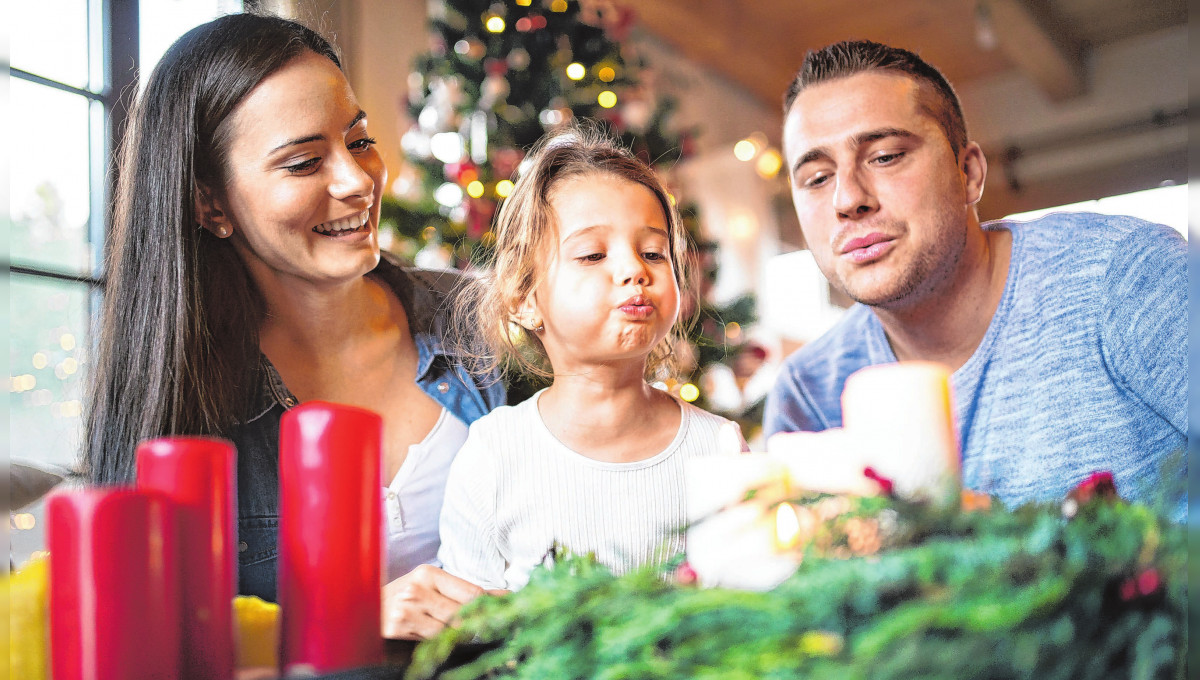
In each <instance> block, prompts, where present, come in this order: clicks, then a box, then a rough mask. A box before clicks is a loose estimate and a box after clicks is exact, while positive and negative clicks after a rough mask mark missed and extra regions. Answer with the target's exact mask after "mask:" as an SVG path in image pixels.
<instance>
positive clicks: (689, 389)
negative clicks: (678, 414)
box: [679, 383, 700, 401]
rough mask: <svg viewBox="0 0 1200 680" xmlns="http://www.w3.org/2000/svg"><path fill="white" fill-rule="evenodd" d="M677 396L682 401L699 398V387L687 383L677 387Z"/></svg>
mask: <svg viewBox="0 0 1200 680" xmlns="http://www.w3.org/2000/svg"><path fill="white" fill-rule="evenodd" d="M679 398H680V399H682V400H684V401H696V400H697V399H699V398H700V388H699V387H696V386H695V385H693V384H692V383H687V384H685V385H683V386H682V387H680V388H679Z"/></svg>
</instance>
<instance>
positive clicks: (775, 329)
mask: <svg viewBox="0 0 1200 680" xmlns="http://www.w3.org/2000/svg"><path fill="white" fill-rule="evenodd" d="M243 9H258V10H265V11H270V12H273V13H276V14H279V15H282V16H286V17H289V18H293V19H296V20H299V21H302V22H304V23H306V24H308V25H310V26H312V27H313V28H315V29H317V30H319V31H321V32H322V33H323V34H325V35H326V36H328V37H330V38H332V39H333V40H334V41H335V43H336V44H337V45H338V46H339V47H340V49H341V51H342V53H343V62H344V66H345V67H346V70H347V74H348V77H349V80H350V83H351V85H352V86H353V88H354V90H355V92H356V94H357V96H358V99H359V102H360V103H361V105H362V106H363V108H364V109H365V110H366V111H367V113H368V116H369V126H370V130H371V133H372V135H373V136H375V137H376V139H378V141H379V147H378V148H379V149H380V151H381V153H382V155H383V157H384V159H385V161H386V162H387V166H388V168H389V177H390V178H389V186H388V191H387V196H386V199H385V205H384V215H383V217H384V220H383V224H382V225H381V227H382V231H381V241H382V242H383V244H384V245H385V247H387V248H388V249H389V250H392V251H394V252H396V253H397V254H398V255H400V256H401V257H402V258H404V259H406V260H408V261H409V262H413V263H415V264H418V265H420V266H426V267H459V268H470V267H472V266H474V264H476V263H478V262H479V261H480V260H481V258H484V257H486V254H487V251H488V247H489V245H490V242H489V238H490V231H489V229H490V224H491V218H492V215H493V213H494V211H495V206H496V204H497V202H498V201H500V200H502V199H503V197H504V196H505V195H507V192H508V191H509V190H510V189H511V183H510V180H511V179H512V177H513V174H514V172H515V171H516V170H517V169H518V168H519V167H520V163H521V160H522V158H523V155H524V150H525V149H527V148H528V146H529V145H530V144H532V143H533V141H535V140H536V139H537V138H538V137H539V136H540V135H541V134H543V133H544V132H546V131H548V130H552V129H553V128H554V127H556V126H558V125H561V124H563V123H565V122H568V121H570V120H571V119H572V118H591V119H599V120H602V121H604V124H605V125H608V126H609V127H610V128H611V129H612V130H614V131H615V132H616V133H618V134H620V135H621V136H622V138H623V139H624V140H625V142H626V143H627V144H629V145H630V146H631V147H632V148H633V149H634V150H635V151H636V152H637V153H639V154H640V155H641V156H642V157H643V158H645V159H646V160H647V161H648V162H651V163H653V164H654V166H655V167H656V169H657V170H658V171H659V172H660V173H661V174H662V176H663V177H664V179H665V180H666V182H667V184H668V186H669V187H670V189H671V191H672V194H673V196H674V197H675V198H676V202H677V205H678V206H679V207H680V209H681V211H682V212H683V214H684V216H685V219H686V221H687V224H688V228H689V232H690V233H691V236H692V240H693V245H694V246H695V248H694V252H695V253H696V255H695V261H694V263H693V264H694V270H695V271H696V273H697V275H698V276H697V277H696V278H697V280H696V282H695V284H694V285H693V287H692V290H691V291H690V293H689V304H688V306H687V309H689V310H692V311H694V313H695V316H696V318H697V323H696V324H695V326H694V329H693V330H692V332H691V333H690V334H689V338H688V341H687V342H686V343H684V344H683V345H681V346H680V347H679V348H677V349H678V350H679V354H680V355H681V357H682V358H683V362H682V365H681V366H680V367H679V368H678V369H677V370H676V371H675V372H674V373H673V374H672V375H670V376H664V379H663V380H662V381H661V384H660V385H659V386H660V387H662V388H663V389H668V390H671V391H672V392H674V393H676V394H678V395H680V396H681V397H683V398H686V399H689V400H693V401H696V402H697V403H699V404H701V405H703V406H705V407H707V408H710V409H712V410H715V411H718V412H720V413H722V414H724V415H727V416H729V417H732V418H736V419H738V420H739V421H740V422H742V424H743V428H744V429H745V430H746V432H747V434H748V436H750V438H751V439H752V441H753V436H754V434H755V430H756V429H757V423H758V420H759V418H760V416H761V400H762V397H763V395H764V394H765V392H766V390H767V389H768V388H769V387H770V385H771V383H772V381H773V379H774V371H775V367H777V366H778V364H779V362H780V361H781V360H782V358H783V357H785V356H786V355H787V354H788V353H790V352H791V351H792V350H794V349H795V348H797V347H799V346H801V345H803V344H804V343H805V342H808V341H811V340H812V339H815V338H816V337H817V336H819V335H820V334H821V333H822V332H823V331H824V330H825V329H827V328H828V327H829V326H830V325H831V324H832V323H834V322H835V321H836V320H837V318H838V316H839V315H840V313H841V311H842V309H844V307H845V306H846V305H847V304H848V302H849V301H848V300H845V299H841V298H840V297H839V296H838V295H837V294H836V293H834V292H832V291H831V290H830V289H829V287H828V285H827V284H826V282H825V280H824V278H823V277H822V276H821V275H820V273H819V272H818V271H817V269H816V266H815V264H814V263H813V261H812V258H811V257H810V256H809V255H808V253H807V252H806V250H805V248H804V241H803V238H802V236H801V233H800V229H799V225H798V224H797V221H796V218H795V214H794V212H793V211H792V207H791V199H790V194H789V189H788V184H787V180H786V178H785V176H784V174H782V173H781V172H780V166H781V162H782V159H781V157H780V151H779V149H780V128H781V125H782V118H783V115H782V110H781V102H782V94H783V92H784V90H785V89H786V87H787V86H788V84H789V83H790V81H791V79H792V77H793V75H794V73H795V71H796V69H797V68H798V66H799V64H800V62H801V60H802V59H803V57H804V54H805V52H806V51H807V50H808V49H812V48H819V47H821V46H823V45H826V44H828V43H830V42H834V41H837V40H842V39H849V38H867V39H872V40H878V41H881V42H886V43H889V44H892V45H896V46H900V47H905V48H908V49H912V50H914V51H916V52H918V53H919V54H921V55H922V56H923V57H924V58H926V59H927V60H928V61H930V62H931V63H933V64H934V65H935V66H938V67H939V68H941V69H942V70H943V71H944V72H945V74H946V75H947V77H948V78H949V79H950V81H951V82H952V83H953V84H954V86H955V87H956V89H957V91H958V93H959V96H960V97H961V99H962V103H963V107H964V110H965V113H966V118H967V124H968V132H969V135H970V136H971V138H972V139H974V140H976V141H978V142H979V143H980V144H981V145H982V147H983V149H984V151H985V153H986V155H987V157H988V161H989V177H988V183H987V190H986V192H985V194H984V199H983V201H982V203H981V204H980V213H981V217H982V218H983V219H985V220H987V219H998V218H1002V217H1006V216H1013V215H1015V216H1018V217H1031V216H1033V215H1036V214H1040V213H1042V212H1047V211H1051V210H1062V209H1067V210H1092V211H1099V212H1114V213H1124V214H1133V215H1137V216H1140V217H1143V218H1145V219H1149V220H1152V221H1156V222H1161V223H1164V224H1168V225H1170V226H1172V227H1175V228H1176V229H1178V230H1179V231H1181V232H1183V233H1184V235H1185V237H1186V232H1187V229H1186V224H1187V210H1188V203H1187V181H1188V171H1187V152H1188V145H1187V93H1188V86H1187V64H1188V60H1187V57H1188V51H1187V5H1186V3H1185V2H1183V0H1133V1H1127V0H1056V1H1054V2H1050V1H1048V0H859V1H858V2H852V3H848V2H843V1H841V0H806V1H805V2H796V1H790V0H757V1H750V0H653V1H649V2H634V1H633V0H503V1H496V2H490V1H472V0H429V1H426V0H261V1H259V2H250V1H249V0H246V1H245V2H240V1H237V0H140V1H138V0H39V2H27V3H11V4H10V7H9V9H8V10H7V11H8V13H9V16H8V22H7V23H8V25H9V27H10V40H9V55H8V60H9V66H10V70H9V76H8V78H7V80H6V87H7V93H8V100H9V109H8V112H7V119H6V120H4V122H5V124H6V126H7V133H8V135H9V140H8V147H7V148H8V154H9V156H8V158H9V163H8V170H9V175H10V176H9V182H8V192H9V193H8V211H7V213H6V215H5V219H6V220H8V223H7V226H8V229H7V233H8V235H9V239H8V244H7V245H8V250H7V251H6V253H5V257H6V259H7V261H8V262H7V264H8V265H9V271H10V273H11V276H9V277H8V281H7V292H8V296H9V304H10V306H9V314H10V316H9V328H10V334H9V384H10V387H9V393H10V395H9V410H8V425H9V430H8V435H9V436H8V444H9V452H10V456H11V461H12V463H13V465H14V468H13V469H14V470H17V469H21V468H20V466H28V467H29V468H32V469H39V470H42V471H47V472H50V473H51V474H69V471H70V470H71V469H73V468H74V467H75V466H76V459H77V456H78V450H79V441H80V434H81V423H82V420H81V414H82V413H83V412H84V410H85V409H86V404H85V403H83V399H84V389H83V385H84V384H85V382H86V380H87V374H88V365H89V350H90V349H91V348H92V343H93V320H94V318H95V316H96V313H97V311H98V309H99V304H100V303H101V300H102V296H103V288H104V285H103V282H104V269H103V257H102V256H103V248H104V239H105V233H106V225H105V216H106V214H107V208H108V201H109V197H110V194H111V187H112V186H113V179H114V174H113V173H114V167H113V160H112V159H113V154H114V149H116V148H118V145H119V143H120V139H121V134H122V131H123V129H124V125H125V121H126V117H127V112H128V108H129V105H130V103H131V101H132V100H133V97H134V96H135V94H136V91H137V88H138V86H139V83H141V82H144V80H145V78H146V76H147V75H148V74H149V72H150V70H151V69H152V68H153V66H154V64H155V63H156V61H157V60H158V59H159V57H160V56H161V55H162V53H163V52H164V51H165V50H166V49H167V47H168V46H169V45H170V44H171V43H172V42H173V41H174V40H175V39H176V38H177V37H178V36H180V35H181V34H183V33H184V32H186V31H187V30H188V29H190V28H192V27H193V26H195V25H197V24H199V23H202V22H204V21H207V20H209V19H211V18H214V17H216V16H220V15H222V14H226V13H231V12H237V11H242V10H243ZM0 120H2V119H0ZM514 389H515V391H516V392H518V393H519V392H520V390H521V389H524V388H523V387H522V386H520V385H517V386H514ZM13 479H15V478H13ZM38 479H39V480H44V479H52V477H50V478H47V477H45V476H39V477H38ZM10 493H12V496H11V499H10V500H12V501H13V502H12V503H10V506H12V507H10V513H9V518H10V521H9V524H8V525H7V528H8V530H9V532H10V535H11V551H10V559H11V560H12V561H13V562H15V563H17V564H20V563H21V562H23V561H24V560H25V559H27V558H28V557H29V556H30V554H32V553H33V552H34V551H37V550H40V549H41V547H42V545H43V539H42V532H41V526H40V522H41V506H40V504H38V503H33V504H31V505H26V506H23V507H22V504H21V503H19V502H17V501H18V495H17V494H16V493H15V492H14V490H13V489H10Z"/></svg>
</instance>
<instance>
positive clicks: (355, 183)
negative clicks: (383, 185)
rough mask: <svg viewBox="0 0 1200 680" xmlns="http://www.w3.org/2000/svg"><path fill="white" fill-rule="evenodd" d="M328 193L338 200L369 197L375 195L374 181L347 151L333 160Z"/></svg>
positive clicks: (357, 160)
mask: <svg viewBox="0 0 1200 680" xmlns="http://www.w3.org/2000/svg"><path fill="white" fill-rule="evenodd" d="M329 193H330V194H331V195H332V196H333V197H334V198H338V199H348V198H356V197H369V196H371V195H372V194H373V193H375V180H374V178H372V177H371V173H369V172H367V170H366V169H365V168H363V166H362V165H361V164H360V161H359V159H358V158H356V157H355V156H353V155H352V154H351V153H350V152H349V151H346V152H345V153H344V154H337V155H336V157H335V159H334V172H333V179H332V181H331V182H330V185H329Z"/></svg>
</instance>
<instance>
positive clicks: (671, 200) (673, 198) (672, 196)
mask: <svg viewBox="0 0 1200 680" xmlns="http://www.w3.org/2000/svg"><path fill="white" fill-rule="evenodd" d="M667 200H668V201H670V202H671V205H676V202H675V194H667Z"/></svg>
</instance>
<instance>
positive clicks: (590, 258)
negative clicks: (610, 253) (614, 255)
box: [576, 253, 604, 262]
mask: <svg viewBox="0 0 1200 680" xmlns="http://www.w3.org/2000/svg"><path fill="white" fill-rule="evenodd" d="M576 259H577V260H579V261H581V262H599V261H600V260H603V259H604V253H592V254H591V255H584V256H583V257H579V258H576Z"/></svg>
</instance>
